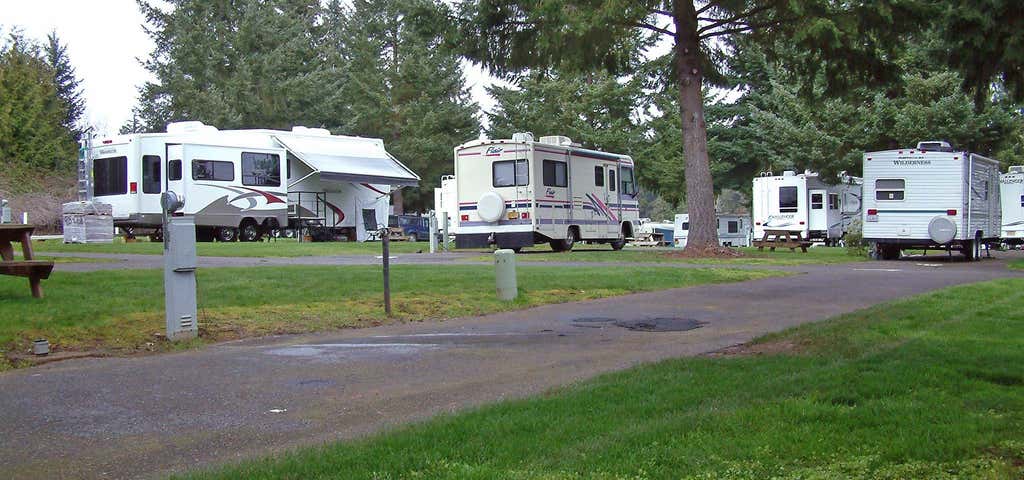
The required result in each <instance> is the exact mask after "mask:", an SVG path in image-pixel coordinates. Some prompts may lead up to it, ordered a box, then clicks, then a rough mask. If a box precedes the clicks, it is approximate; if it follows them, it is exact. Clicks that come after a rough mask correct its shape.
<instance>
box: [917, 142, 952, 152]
mask: <svg viewBox="0 0 1024 480" xmlns="http://www.w3.org/2000/svg"><path fill="white" fill-rule="evenodd" d="M917 149H918V150H921V151H922V152H952V151H953V146H952V145H950V144H949V142H943V141H940V140H932V141H928V142H917Z"/></svg>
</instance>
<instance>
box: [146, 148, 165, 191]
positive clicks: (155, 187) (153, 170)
mask: <svg viewBox="0 0 1024 480" xmlns="http://www.w3.org/2000/svg"><path fill="white" fill-rule="evenodd" d="M161 163H163V161H162V160H161V158H160V157H158V156H156V155H143V156H142V193H160V164H161Z"/></svg>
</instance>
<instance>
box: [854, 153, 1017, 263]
mask: <svg viewBox="0 0 1024 480" xmlns="http://www.w3.org/2000/svg"><path fill="white" fill-rule="evenodd" d="M998 185H999V162H997V161H996V160H993V159H991V158H985V157H983V156H981V155H978V154H975V153H970V152H964V151H954V149H953V148H952V147H951V146H950V145H949V144H948V143H946V142H920V143H918V145H917V147H916V148H905V149H899V150H886V151H880V152H867V153H865V154H864V227H863V228H864V241H865V242H868V244H869V245H870V246H871V247H870V249H869V250H870V251H871V252H872V253H873V254H874V255H875V256H876V257H880V258H882V259H886V260H894V259H897V258H899V256H900V252H901V250H903V249H907V248H941V249H949V250H959V251H960V252H961V253H963V255H964V256H965V257H967V258H968V259H976V258H978V257H979V256H980V254H981V249H982V245H983V244H984V243H988V242H995V241H998V239H999V235H1000V227H1001V225H1002V224H1001V221H1000V218H1001V207H1000V201H999V197H1000V195H999V188H998Z"/></svg>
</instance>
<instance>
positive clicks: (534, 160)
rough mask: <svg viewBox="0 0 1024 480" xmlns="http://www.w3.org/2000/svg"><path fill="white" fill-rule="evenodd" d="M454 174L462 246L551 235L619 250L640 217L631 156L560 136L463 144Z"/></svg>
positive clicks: (529, 241)
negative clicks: (588, 146)
mask: <svg viewBox="0 0 1024 480" xmlns="http://www.w3.org/2000/svg"><path fill="white" fill-rule="evenodd" d="M455 179H456V192H457V195H458V200H459V221H458V230H457V233H456V235H455V243H456V245H457V246H458V247H459V248H472V247H486V246H487V245H490V244H496V245H498V247H500V248H511V249H519V248H522V247H525V246H530V245H534V244H536V243H542V242H547V243H549V244H550V245H551V248H552V249H554V250H556V251H561V250H568V249H571V248H572V247H573V244H574V243H575V242H576V241H578V240H586V241H591V242H597V243H610V244H611V246H612V248H614V249H616V250H619V249H621V248H622V247H623V246H624V245H625V243H626V238H627V237H631V236H632V235H633V224H632V223H631V222H632V221H633V220H636V219H637V218H638V217H639V208H638V206H637V198H636V194H637V188H636V181H635V180H634V179H635V176H634V166H633V160H632V159H631V158H630V157H629V156H626V155H619V154H614V153H606V152H599V151H595V150H587V149H583V148H580V146H579V145H578V144H575V143H572V141H571V140H569V139H568V138H566V137H562V136H554V137H541V138H540V141H534V140H533V135H531V134H528V133H525V134H524V133H517V134H515V135H513V137H512V139H511V140H475V141H472V142H468V143H465V144H462V145H459V146H457V147H455Z"/></svg>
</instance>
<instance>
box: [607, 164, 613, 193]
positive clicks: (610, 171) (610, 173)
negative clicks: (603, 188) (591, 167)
mask: <svg viewBox="0 0 1024 480" xmlns="http://www.w3.org/2000/svg"><path fill="white" fill-rule="evenodd" d="M608 190H610V191H612V192H614V191H615V170H614V168H609V169H608Z"/></svg>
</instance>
